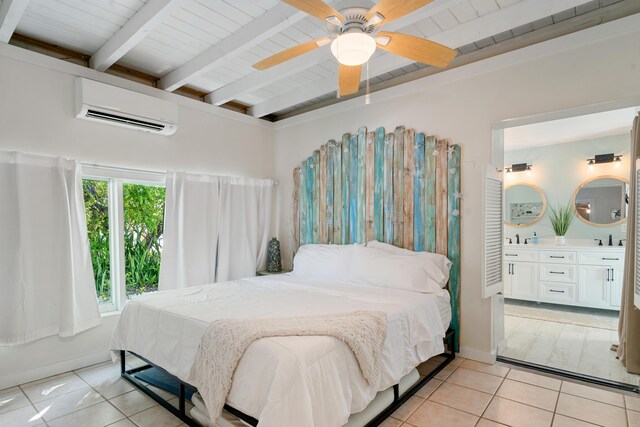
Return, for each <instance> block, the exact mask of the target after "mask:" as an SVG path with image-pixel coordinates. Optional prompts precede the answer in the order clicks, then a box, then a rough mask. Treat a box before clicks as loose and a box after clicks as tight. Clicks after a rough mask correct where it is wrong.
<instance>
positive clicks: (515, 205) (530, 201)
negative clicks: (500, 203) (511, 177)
mask: <svg viewBox="0 0 640 427" xmlns="http://www.w3.org/2000/svg"><path fill="white" fill-rule="evenodd" d="M504 194H505V197H504V198H505V204H504V206H505V213H504V223H505V224H506V225H510V226H513V227H528V226H530V225H532V224H535V223H536V222H538V221H540V219H541V218H542V216H543V215H544V211H545V209H546V208H547V198H546V197H545V196H544V192H543V191H542V190H541V189H540V187H537V186H535V185H533V184H527V183H517V184H512V185H510V186H508V187H506V188H505V190H504Z"/></svg>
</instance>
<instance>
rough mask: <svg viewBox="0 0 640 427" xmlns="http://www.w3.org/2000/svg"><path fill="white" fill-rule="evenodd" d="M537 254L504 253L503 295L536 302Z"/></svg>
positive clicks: (519, 251) (521, 252)
mask: <svg viewBox="0 0 640 427" xmlns="http://www.w3.org/2000/svg"><path fill="white" fill-rule="evenodd" d="M537 261H538V254H537V253H536V251H528V250H520V249H519V250H512V251H505V252H504V269H503V271H504V273H505V274H504V295H505V296H506V297H511V298H518V299H526V300H536V299H537V298H538V262H537Z"/></svg>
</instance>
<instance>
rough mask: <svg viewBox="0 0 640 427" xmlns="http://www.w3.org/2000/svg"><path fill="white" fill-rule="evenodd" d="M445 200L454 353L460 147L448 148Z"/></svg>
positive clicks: (457, 316) (457, 314) (457, 319)
mask: <svg viewBox="0 0 640 427" xmlns="http://www.w3.org/2000/svg"><path fill="white" fill-rule="evenodd" d="M449 150H450V153H449V160H448V165H447V167H448V173H449V178H448V182H447V198H448V201H449V223H448V228H449V229H448V242H447V257H448V258H449V259H450V260H451V270H450V272H449V293H450V294H451V311H452V317H451V328H452V329H454V330H455V331H456V345H455V347H456V351H458V348H459V337H460V330H459V324H460V146H459V145H452V146H450V147H449Z"/></svg>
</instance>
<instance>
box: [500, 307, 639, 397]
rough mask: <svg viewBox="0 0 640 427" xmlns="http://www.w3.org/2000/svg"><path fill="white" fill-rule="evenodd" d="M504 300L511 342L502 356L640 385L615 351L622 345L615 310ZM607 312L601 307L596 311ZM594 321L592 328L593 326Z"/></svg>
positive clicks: (507, 328) (507, 332) (505, 319)
mask: <svg viewBox="0 0 640 427" xmlns="http://www.w3.org/2000/svg"><path fill="white" fill-rule="evenodd" d="M548 306H549V305H548V304H547V305H543V306H540V307H539V308H537V307H536V306H535V305H521V304H519V303H518V304H508V303H507V304H505V313H507V314H506V315H505V317H504V324H505V325H504V326H505V337H506V340H507V346H506V348H505V349H504V350H503V351H501V352H500V355H501V356H505V357H511V358H514V359H518V360H524V361H526V362H531V363H537V364H540V365H545V366H550V367H553V368H559V369H564V370H566V371H572V372H578V373H581V374H586V375H591V376H594V377H599V378H605V379H609V380H613V381H618V382H622V383H627V384H634V385H638V384H639V383H640V375H635V374H630V373H628V372H627V370H626V369H625V367H624V366H622V363H620V361H619V360H618V359H616V353H615V352H613V351H611V345H612V344H617V343H618V332H617V326H616V327H613V326H612V325H614V324H615V323H616V322H617V320H616V319H615V317H613V318H612V316H613V315H612V314H611V313H591V312H588V311H582V312H576V311H575V310H572V309H570V308H567V310H563V309H562V307H561V306H556V307H555V309H554V310H550V309H549V308H548ZM595 311H596V312H602V310H595ZM589 325H592V326H589Z"/></svg>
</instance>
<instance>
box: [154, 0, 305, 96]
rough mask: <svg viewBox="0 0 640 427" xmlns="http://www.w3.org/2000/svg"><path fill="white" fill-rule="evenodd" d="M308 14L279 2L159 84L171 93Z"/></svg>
mask: <svg viewBox="0 0 640 427" xmlns="http://www.w3.org/2000/svg"><path fill="white" fill-rule="evenodd" d="M306 16H308V15H307V14H306V13H304V12H300V11H299V10H297V9H294V8H293V7H291V6H289V5H288V4H286V3H281V2H279V3H278V4H276V5H275V6H273V7H272V8H271V9H269V10H267V11H266V12H264V13H263V14H262V15H260V16H258V17H257V18H255V19H254V20H253V21H251V22H250V23H249V24H248V25H244V26H243V27H242V28H240V29H239V30H238V31H236V32H234V33H233V34H231V35H229V36H228V37H226V38H224V39H223V40H221V41H220V42H219V43H216V44H215V45H213V46H211V47H210V48H208V49H207V50H205V51H204V52H202V53H200V54H199V55H197V56H196V57H195V58H193V59H191V60H190V61H188V62H186V63H185V64H183V65H181V66H179V67H178V68H176V69H175V70H173V71H171V72H169V73H167V74H166V75H165V76H163V77H162V78H160V84H159V87H160V88H161V89H164V90H166V91H169V92H171V91H174V90H175V89H176V88H178V87H180V86H183V85H185V84H186V83H188V82H189V80H190V79H192V78H194V77H197V76H199V75H201V74H204V73H206V72H207V71H209V70H212V69H213V68H215V67H217V66H220V65H222V64H224V63H225V62H226V61H229V60H230V59H231V58H233V57H235V56H238V55H240V54H241V53H242V52H245V51H246V50H248V49H250V48H252V47H253V46H255V45H257V44H258V43H260V42H262V41H264V40H266V39H268V38H269V37H271V36H273V35H274V34H277V33H279V32H281V31H283V30H284V29H285V28H287V27H290V26H291V25H293V24H295V23H296V22H298V21H300V20H302V19H304V18H305V17H306Z"/></svg>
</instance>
